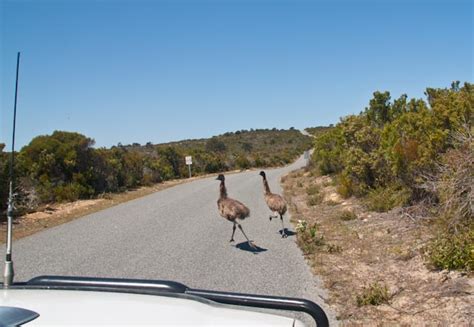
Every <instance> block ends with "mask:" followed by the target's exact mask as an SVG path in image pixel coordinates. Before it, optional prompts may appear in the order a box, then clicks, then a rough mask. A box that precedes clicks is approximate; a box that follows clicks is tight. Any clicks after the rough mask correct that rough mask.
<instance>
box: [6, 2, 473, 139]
mask: <svg viewBox="0 0 474 327" xmlns="http://www.w3.org/2000/svg"><path fill="white" fill-rule="evenodd" d="M0 24H1V25H0V28H1V31H0V33H1V34H0V47H1V61H0V97H1V100H0V104H1V116H0V119H1V121H0V128H1V133H0V137H1V139H0V142H3V143H7V145H8V146H9V144H10V141H11V136H10V130H11V129H10V124H11V117H12V108H13V94H14V80H15V64H16V62H15V61H16V52H17V51H21V52H22V60H21V68H20V93H19V102H18V117H17V121H18V127H17V145H18V146H19V147H21V146H23V145H25V144H27V143H28V142H29V141H30V140H31V139H32V138H33V137H34V136H37V135H41V134H50V133H51V132H52V131H54V130H67V131H77V132H80V133H83V134H85V135H87V136H89V137H92V138H94V139H95V140H96V144H97V146H111V145H114V144H117V143H118V142H121V143H123V144H129V143H132V142H138V143H141V144H144V143H146V142H148V141H151V142H153V143H159V142H165V141H171V140H179V139H185V138H200V137H208V136H212V135H216V134H221V133H224V132H227V131H234V130H239V129H250V128H272V127H277V128H289V127H291V126H294V127H296V128H304V127H308V126H315V125H327V124H330V123H335V122H337V121H338V119H339V117H341V116H344V115H347V114H351V113H358V112H360V111H361V110H363V109H364V107H365V106H366V105H367V103H368V101H369V99H370V97H371V95H372V93H373V91H375V90H388V91H390V92H391V93H392V96H393V97H398V96H399V95H400V94H402V93H407V94H408V96H409V97H418V98H419V97H423V92H424V89H425V88H426V87H447V86H449V85H450V83H451V82H452V81H453V80H460V81H462V82H464V81H469V82H472V81H473V6H472V2H471V1H461V0H446V1H441V0H434V1H423V0H418V1H416V0H415V1H407V0H406V1H348V0H347V1H298V0H294V1H291V0H287V1H270V0H266V1H264V0H260V1H244V0H241V1H225V0H222V1H198V0H195V1H182V0H176V1H65V0H64V1H32V0H31V1H12V0H0Z"/></svg>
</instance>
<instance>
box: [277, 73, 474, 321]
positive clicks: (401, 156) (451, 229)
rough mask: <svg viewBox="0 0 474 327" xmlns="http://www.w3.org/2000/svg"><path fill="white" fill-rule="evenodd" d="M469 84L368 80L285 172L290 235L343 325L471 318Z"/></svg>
mask: <svg viewBox="0 0 474 327" xmlns="http://www.w3.org/2000/svg"><path fill="white" fill-rule="evenodd" d="M473 87H474V86H473V85H472V84H469V83H465V84H464V85H463V86H460V83H457V82H456V83H453V84H452V86H451V87H450V88H446V89H427V91H426V95H427V99H426V100H421V99H411V100H408V98H407V97H406V96H404V95H403V96H401V97H400V98H398V99H395V100H394V101H391V98H390V94H389V93H388V92H375V93H374V97H373V99H371V100H370V103H369V106H368V107H367V108H366V109H365V110H364V111H362V112H361V113H360V114H358V115H352V116H348V117H344V118H342V119H341V121H340V122H339V123H338V124H336V125H335V126H333V128H330V129H327V130H324V131H322V132H321V133H319V134H318V135H317V136H316V137H315V140H314V153H313V156H312V159H311V164H310V166H309V167H306V168H305V169H302V170H299V171H296V172H293V173H290V174H289V175H287V176H286V177H284V178H283V179H282V183H283V187H284V190H285V197H286V198H287V201H288V203H289V210H290V212H291V215H292V220H293V222H294V224H295V226H296V228H295V230H296V232H297V235H296V237H297V243H298V245H299V246H300V247H301V249H302V251H303V253H304V255H305V257H306V258H307V260H308V263H309V264H310V265H311V267H312V269H313V271H314V273H315V274H316V275H318V276H320V277H321V278H322V279H323V281H324V283H325V286H326V288H327V289H328V292H329V297H328V299H327V302H328V304H329V305H331V306H332V307H333V308H334V309H335V311H336V312H337V315H338V318H339V319H340V320H341V321H342V323H343V324H344V325H356V326H360V325H365V324H369V325H370V324H372V323H373V322H374V321H377V323H378V324H381V325H385V324H389V325H390V324H394V323H395V324H402V325H416V324H419V323H420V321H422V322H423V323H425V324H429V325H469V324H470V321H471V320H472V303H473V301H474V279H473V276H474V275H473V273H474V221H473V220H474V217H473V208H474V206H473V199H474V193H473V190H472V187H473V185H474V142H473V114H474V112H473V108H474V88H473Z"/></svg>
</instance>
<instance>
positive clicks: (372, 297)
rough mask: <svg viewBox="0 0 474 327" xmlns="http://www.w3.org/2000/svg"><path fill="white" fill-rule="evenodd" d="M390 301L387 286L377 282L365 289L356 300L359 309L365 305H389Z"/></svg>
mask: <svg viewBox="0 0 474 327" xmlns="http://www.w3.org/2000/svg"><path fill="white" fill-rule="evenodd" d="M389 300H390V295H389V293H388V288H387V286H386V285H382V284H379V283H377V282H375V283H373V284H371V285H369V286H368V287H365V288H364V289H363V291H362V293H361V294H359V295H357V298H356V301H357V306H358V307H362V306H365V305H380V304H383V303H388V301H389Z"/></svg>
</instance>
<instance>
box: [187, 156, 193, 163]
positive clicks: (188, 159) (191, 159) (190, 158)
mask: <svg viewBox="0 0 474 327" xmlns="http://www.w3.org/2000/svg"><path fill="white" fill-rule="evenodd" d="M185 159H186V165H192V164H193V157H191V156H186V157H185Z"/></svg>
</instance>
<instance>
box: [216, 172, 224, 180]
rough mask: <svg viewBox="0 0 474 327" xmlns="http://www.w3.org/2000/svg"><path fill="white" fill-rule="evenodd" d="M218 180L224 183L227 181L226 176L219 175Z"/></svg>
mask: <svg viewBox="0 0 474 327" xmlns="http://www.w3.org/2000/svg"><path fill="white" fill-rule="evenodd" d="M216 180H218V181H221V182H223V181H224V180H225V177H224V175H222V174H219V176H217V178H216Z"/></svg>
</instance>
